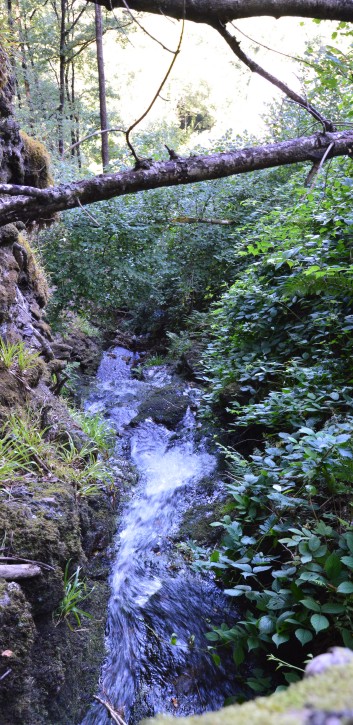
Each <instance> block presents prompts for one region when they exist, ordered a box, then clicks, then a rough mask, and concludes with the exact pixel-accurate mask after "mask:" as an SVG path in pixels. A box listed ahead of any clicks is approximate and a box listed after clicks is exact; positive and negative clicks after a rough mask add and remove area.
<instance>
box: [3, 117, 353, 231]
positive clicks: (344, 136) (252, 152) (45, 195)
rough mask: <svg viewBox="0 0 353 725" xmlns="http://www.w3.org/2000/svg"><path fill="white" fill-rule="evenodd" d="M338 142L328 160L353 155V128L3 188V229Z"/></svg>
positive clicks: (276, 162) (313, 155)
mask: <svg viewBox="0 0 353 725" xmlns="http://www.w3.org/2000/svg"><path fill="white" fill-rule="evenodd" d="M330 144H333V146H332V148H331V150H330V153H328V154H327V157H326V158H332V157H334V156H344V155H347V154H349V155H351V154H352V153H353V130H350V131H340V132H336V133H327V134H325V135H324V134H314V135H312V136H308V137H301V138H297V139H291V140H289V141H282V142H281V143H276V144H268V145H265V146H255V147H251V148H244V149H239V150H235V151H230V152H227V153H218V154H211V155H209V156H190V157H188V158H179V159H176V160H169V161H158V162H155V163H150V162H148V161H146V163H145V165H144V167H142V168H141V167H140V168H139V169H138V170H136V169H132V170H128V171H122V172H119V173H117V174H101V175H100V176H95V177H93V178H91V179H84V180H83V181H78V182H75V183H71V184H63V185H61V186H57V187H52V188H48V189H36V188H32V187H26V186H16V185H13V184H0V195H1V196H0V225H3V224H8V223H10V222H15V221H23V222H24V223H25V224H26V223H29V222H35V221H38V220H41V221H45V220H47V221H50V220H51V219H52V217H53V215H54V214H55V213H57V212H59V211H63V210H65V209H73V208H75V207H78V206H85V205H86V204H92V203H93V202H96V201H103V200H106V199H111V198H113V197H116V196H124V195H125V194H135V193H136V192H138V191H145V190H147V189H157V188H160V187H164V186H177V185H182V184H193V183H195V182H199V181H206V180H210V179H219V178H223V177H226V176H232V175H235V174H244V173H247V172H249V171H255V170H259V169H267V168H271V167H276V166H283V165H288V164H295V163H298V162H303V161H310V162H311V163H312V162H313V161H318V160H320V159H321V158H322V157H323V156H324V154H325V153H327V150H328V147H329V146H330Z"/></svg>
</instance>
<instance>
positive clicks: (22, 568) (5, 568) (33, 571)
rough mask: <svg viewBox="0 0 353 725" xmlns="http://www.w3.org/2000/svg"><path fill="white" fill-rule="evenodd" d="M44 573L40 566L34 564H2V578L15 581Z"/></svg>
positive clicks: (0, 572)
mask: <svg viewBox="0 0 353 725" xmlns="http://www.w3.org/2000/svg"><path fill="white" fill-rule="evenodd" d="M41 573H42V570H41V568H40V566H35V565H34V564H0V579H7V580H9V581H15V580H16V579H31V578H32V577H34V576H39V574H41Z"/></svg>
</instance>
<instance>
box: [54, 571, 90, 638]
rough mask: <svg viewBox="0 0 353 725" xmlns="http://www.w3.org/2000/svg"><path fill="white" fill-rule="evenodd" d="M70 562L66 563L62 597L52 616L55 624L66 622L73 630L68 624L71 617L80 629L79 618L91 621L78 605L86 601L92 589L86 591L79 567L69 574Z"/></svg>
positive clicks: (88, 615)
mask: <svg viewBox="0 0 353 725" xmlns="http://www.w3.org/2000/svg"><path fill="white" fill-rule="evenodd" d="M70 561H71V560H70ZM70 561H68V562H67V564H66V567H65V571H64V591H65V594H64V597H63V599H62V600H61V602H60V604H59V607H58V609H57V611H56V613H55V615H54V618H55V621H56V624H60V623H61V622H66V624H67V626H68V627H69V629H71V630H72V629H73V626H72V624H71V622H70V617H71V616H73V617H74V618H75V620H76V624H77V626H78V627H81V618H82V617H86V618H89V619H92V615H91V614H89V613H88V612H86V611H85V610H83V609H81V607H80V606H79V605H81V602H83V601H84V600H85V599H87V598H88V597H89V596H90V594H92V592H93V589H90V590H88V588H87V584H86V582H85V580H84V579H82V578H81V576H80V574H81V567H80V566H78V567H77V568H76V570H75V571H74V572H73V574H71V575H70V574H69V570H70Z"/></svg>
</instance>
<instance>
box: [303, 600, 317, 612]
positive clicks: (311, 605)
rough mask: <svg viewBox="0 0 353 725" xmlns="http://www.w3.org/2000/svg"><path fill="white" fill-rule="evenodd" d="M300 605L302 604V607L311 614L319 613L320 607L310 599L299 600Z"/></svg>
mask: <svg viewBox="0 0 353 725" xmlns="http://www.w3.org/2000/svg"><path fill="white" fill-rule="evenodd" d="M300 601H301V603H302V604H304V607H306V608H307V609H311V610H312V611H313V612H319V611H320V605H319V604H318V603H317V602H315V600H314V599H312V598H311V597H308V598H307V599H301V600H300Z"/></svg>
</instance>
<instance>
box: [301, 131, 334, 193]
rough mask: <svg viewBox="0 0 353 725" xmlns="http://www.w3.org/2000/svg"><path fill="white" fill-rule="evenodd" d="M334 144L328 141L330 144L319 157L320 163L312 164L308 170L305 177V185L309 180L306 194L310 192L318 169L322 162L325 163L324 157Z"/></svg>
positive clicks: (325, 157)
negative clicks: (320, 157)
mask: <svg viewBox="0 0 353 725" xmlns="http://www.w3.org/2000/svg"><path fill="white" fill-rule="evenodd" d="M334 145H335V144H334V143H333V142H332V143H330V145H329V146H328V147H327V149H326V151H325V153H324V155H323V157H322V159H320V163H319V164H318V165H316V164H314V166H313V167H312V169H311V171H310V172H309V174H308V176H307V177H306V183H305V186H307V184H308V183H309V181H311V184H310V186H309V189H308V191H307V193H308V194H310V192H311V191H312V189H313V188H314V186H315V184H316V181H317V175H318V173H319V171H320V169H321V168H322V167H323V165H324V163H325V161H326V159H327V157H328V155H329V153H330V151H331V149H333V147H334Z"/></svg>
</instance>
